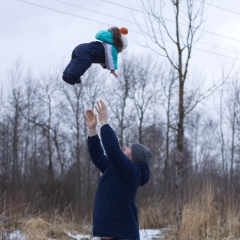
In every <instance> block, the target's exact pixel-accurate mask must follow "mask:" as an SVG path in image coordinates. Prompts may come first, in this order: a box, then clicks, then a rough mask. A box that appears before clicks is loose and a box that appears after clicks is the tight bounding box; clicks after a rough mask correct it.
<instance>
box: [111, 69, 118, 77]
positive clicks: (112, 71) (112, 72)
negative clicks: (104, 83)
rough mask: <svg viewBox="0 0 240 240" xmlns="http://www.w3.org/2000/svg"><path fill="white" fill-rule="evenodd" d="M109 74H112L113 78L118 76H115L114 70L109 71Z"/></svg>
mask: <svg viewBox="0 0 240 240" xmlns="http://www.w3.org/2000/svg"><path fill="white" fill-rule="evenodd" d="M110 74H112V75H113V76H114V77H115V78H118V75H117V74H116V72H115V70H111V71H110Z"/></svg>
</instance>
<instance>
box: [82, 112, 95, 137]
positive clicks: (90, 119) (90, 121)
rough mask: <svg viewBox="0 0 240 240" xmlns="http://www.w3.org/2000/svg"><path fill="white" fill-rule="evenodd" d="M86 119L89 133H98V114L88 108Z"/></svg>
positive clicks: (91, 134) (92, 134) (90, 134)
mask: <svg viewBox="0 0 240 240" xmlns="http://www.w3.org/2000/svg"><path fill="white" fill-rule="evenodd" d="M84 119H85V121H86V123H87V126H88V135H89V136H94V135H97V115H95V114H94V112H93V111H92V110H87V111H86V113H85V114H84Z"/></svg>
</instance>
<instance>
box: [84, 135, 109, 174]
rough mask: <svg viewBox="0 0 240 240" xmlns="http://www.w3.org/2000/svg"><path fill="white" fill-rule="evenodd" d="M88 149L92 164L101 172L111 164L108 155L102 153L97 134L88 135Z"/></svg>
mask: <svg viewBox="0 0 240 240" xmlns="http://www.w3.org/2000/svg"><path fill="white" fill-rule="evenodd" d="M88 151H89V154H90V157H91V160H92V162H93V163H94V165H95V166H96V167H97V168H98V169H99V170H100V171H101V172H102V173H104V171H105V170H106V169H107V167H108V166H109V165H110V164H111V162H110V161H109V159H108V157H107V156H106V155H105V154H104V152H103V148H102V145H101V143H100V139H99V137H98V135H96V136H93V137H88Z"/></svg>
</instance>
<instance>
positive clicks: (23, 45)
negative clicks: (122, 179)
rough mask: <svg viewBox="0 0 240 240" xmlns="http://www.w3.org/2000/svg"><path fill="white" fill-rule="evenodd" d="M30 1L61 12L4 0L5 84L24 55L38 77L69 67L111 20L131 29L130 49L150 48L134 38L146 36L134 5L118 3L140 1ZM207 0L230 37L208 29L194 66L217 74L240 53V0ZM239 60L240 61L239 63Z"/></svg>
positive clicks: (0, 10) (212, 18)
mask: <svg viewBox="0 0 240 240" xmlns="http://www.w3.org/2000/svg"><path fill="white" fill-rule="evenodd" d="M24 1H25V0H24ZM26 1H27V2H30V3H32V4H37V5H42V6H45V7H47V8H52V9H55V10H56V11H52V10H49V9H46V8H42V7H38V6H35V5H32V4H27V3H24V2H21V1H18V0H0V30H1V37H0V56H1V63H0V76H1V77H0V83H1V84H3V85H6V83H7V82H8V80H9V77H8V72H9V71H10V70H11V69H12V68H13V66H14V64H15V62H16V61H17V59H20V60H21V64H22V67H24V69H25V70H26V71H27V70H31V72H32V73H33V74H34V75H36V76H38V75H39V74H40V73H42V72H44V71H48V70H49V69H55V68H59V67H61V66H64V67H65V65H66V64H67V63H68V62H69V60H70V56H71V52H72V50H73V48H74V47H75V46H76V45H78V44H80V43H85V42H90V41H94V40H95V34H96V33H97V32H98V31H99V30H103V29H107V28H108V27H109V26H112V25H115V26H118V27H122V26H124V27H127V28H128V29H129V35H128V38H129V46H128V50H127V51H129V52H131V51H133V52H136V51H141V52H144V51H147V49H146V48H143V47H140V46H138V45H137V44H136V43H135V41H133V39H134V38H135V37H137V38H139V39H141V35H140V34H136V33H135V32H134V31H139V30H138V28H137V26H136V25H135V24H133V23H131V22H134V19H133V17H132V12H131V10H130V9H126V8H123V7H121V6H119V5H118V3H119V4H121V5H124V6H127V7H133V8H134V9H139V10H141V1H140V0H121V1H118V0H107V1H104V0H62V1H65V2H67V3H69V4H75V5H78V6H80V7H82V8H86V9H89V10H90V11H88V10H85V9H82V8H77V7H76V6H70V5H67V4H64V3H62V2H60V1H58V0H26ZM207 2H208V3H211V4H213V5H215V6H218V8H217V7H214V6H210V5H206V7H207V12H206V15H205V19H206V21H205V26H204V27H205V29H206V30H207V31H209V32H213V33H216V34H219V35H223V36H226V38H224V37H220V36H218V35H215V34H208V33H206V34H205V35H204V36H203V38H202V39H201V40H200V41H199V43H197V45H196V48H200V49H203V50H205V51H200V50H198V49H194V51H193V54H192V59H191V67H192V68H197V70H198V71H200V72H201V73H202V74H203V75H207V76H208V77H210V78H212V77H215V76H216V75H217V74H218V73H219V72H220V70H221V68H222V66H223V65H229V64H230V63H231V61H232V59H231V58H235V57H236V56H237V52H239V51H240V28H239V22H240V1H239V0H212V1H210V0H207ZM220 8H224V9H226V10H229V11H233V12H236V13H233V12H229V11H226V10H222V9H220ZM57 11H61V12H57ZM94 11H95V12H94ZM62 12H66V13H69V14H72V15H76V16H78V17H76V16H72V15H67V14H64V13H62ZM98 12H99V13H98ZM135 14H136V17H137V18H139V19H140V18H141V16H142V15H140V14H139V13H136V12H135ZM111 16H113V17H111ZM84 18H87V19H84ZM88 19H89V20H88ZM129 21H130V22H129ZM131 30H132V32H131ZM227 38H233V39H235V40H230V39H227ZM206 44H209V45H212V46H209V45H206ZM217 47H218V48H217ZM223 48H224V49H223ZM206 51H211V52H214V53H216V54H221V55H225V56H229V57H231V58H227V57H223V56H219V55H216V54H212V53H209V52H206ZM239 59H240V57H239ZM239 63H240V61H239V60H238V61H237V64H239ZM103 71H104V70H103Z"/></svg>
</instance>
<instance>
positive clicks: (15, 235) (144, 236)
mask: <svg viewBox="0 0 240 240" xmlns="http://www.w3.org/2000/svg"><path fill="white" fill-rule="evenodd" d="M68 236H69V237H71V238H72V239H76V240H81V239H86V238H89V239H91V235H81V234H78V235H73V234H71V233H68ZM156 237H158V239H159V238H161V237H164V235H163V233H162V231H161V230H154V229H141V230H140V239H141V240H152V239H155V238H156ZM9 239H10V240H26V237H25V236H24V235H23V234H22V233H21V232H20V231H18V230H16V231H14V232H12V233H10V236H9ZM92 239H94V240H99V238H92Z"/></svg>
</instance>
